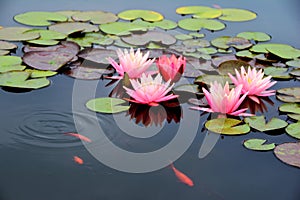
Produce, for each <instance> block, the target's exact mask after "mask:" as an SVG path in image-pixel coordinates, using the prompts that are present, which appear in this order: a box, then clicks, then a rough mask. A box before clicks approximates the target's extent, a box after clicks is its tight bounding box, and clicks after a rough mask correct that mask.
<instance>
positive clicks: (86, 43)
mask: <svg viewBox="0 0 300 200" xmlns="http://www.w3.org/2000/svg"><path fill="white" fill-rule="evenodd" d="M68 41H72V42H76V43H77V44H78V45H80V46H81V47H91V46H92V45H93V44H98V45H102V46H108V45H111V44H113V43H114V40H113V39H112V38H111V37H109V36H106V35H103V34H101V33H86V34H85V36H84V37H76V38H68Z"/></svg>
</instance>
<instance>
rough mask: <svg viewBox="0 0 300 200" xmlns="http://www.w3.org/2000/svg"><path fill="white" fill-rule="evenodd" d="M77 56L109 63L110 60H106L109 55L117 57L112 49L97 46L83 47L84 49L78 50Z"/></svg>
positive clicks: (113, 57)
mask: <svg viewBox="0 0 300 200" xmlns="http://www.w3.org/2000/svg"><path fill="white" fill-rule="evenodd" d="M78 57H80V58H84V59H86V60H89V61H92V62H96V63H102V64H110V62H109V61H108V58H109V57H110V58H112V59H116V58H118V56H117V54H116V52H115V51H114V50H110V49H98V48H97V49H95V48H85V49H84V50H82V51H81V52H79V54H78Z"/></svg>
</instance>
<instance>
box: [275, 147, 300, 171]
mask: <svg viewBox="0 0 300 200" xmlns="http://www.w3.org/2000/svg"><path fill="white" fill-rule="evenodd" d="M274 153H275V155H276V157H277V158H278V159H279V160H281V161H282V162H284V163H286V164H288V165H292V166H295V167H299V168H300V143H299V142H295V143H293V142H289V143H283V144H280V145H278V146H276V147H275V149H274Z"/></svg>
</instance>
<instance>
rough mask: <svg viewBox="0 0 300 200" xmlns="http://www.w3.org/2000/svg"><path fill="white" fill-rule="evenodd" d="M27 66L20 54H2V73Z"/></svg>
mask: <svg viewBox="0 0 300 200" xmlns="http://www.w3.org/2000/svg"><path fill="white" fill-rule="evenodd" d="M25 68H26V66H24V65H22V59H21V58H20V57H18V56H0V73H4V72H9V71H15V70H24V69H25Z"/></svg>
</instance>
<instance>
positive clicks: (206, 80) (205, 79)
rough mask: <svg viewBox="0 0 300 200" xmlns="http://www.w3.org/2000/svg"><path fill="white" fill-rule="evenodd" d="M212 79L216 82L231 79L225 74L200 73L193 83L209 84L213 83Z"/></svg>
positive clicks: (224, 81) (222, 82) (229, 80)
mask: <svg viewBox="0 0 300 200" xmlns="http://www.w3.org/2000/svg"><path fill="white" fill-rule="evenodd" d="M214 81H217V82H218V83H221V84H225V83H226V81H227V82H231V79H230V78H229V76H227V75H226V76H225V75H209V74H205V75H201V76H199V77H197V78H196V79H195V81H194V83H195V84H205V85H209V84H211V83H213V82H214Z"/></svg>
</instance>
